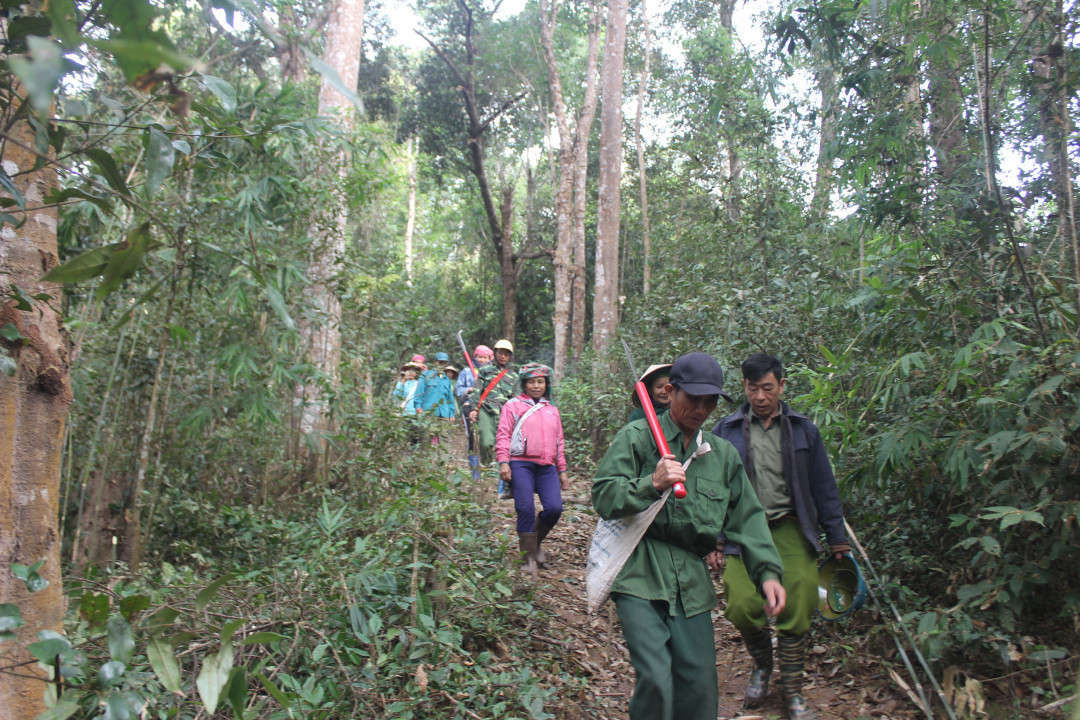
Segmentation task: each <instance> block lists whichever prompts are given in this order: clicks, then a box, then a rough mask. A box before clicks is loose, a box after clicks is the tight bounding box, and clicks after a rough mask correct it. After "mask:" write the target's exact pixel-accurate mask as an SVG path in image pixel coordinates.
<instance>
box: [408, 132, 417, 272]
mask: <svg viewBox="0 0 1080 720" xmlns="http://www.w3.org/2000/svg"><path fill="white" fill-rule="evenodd" d="M418 143H419V140H418V139H416V138H414V139H412V140H409V142H408V145H407V146H408V149H409V150H408V152H409V217H408V219H407V220H406V221H405V284H406V285H409V286H411V285H412V266H413V231H414V230H415V229H416V154H417V152H418V151H419V144H418Z"/></svg>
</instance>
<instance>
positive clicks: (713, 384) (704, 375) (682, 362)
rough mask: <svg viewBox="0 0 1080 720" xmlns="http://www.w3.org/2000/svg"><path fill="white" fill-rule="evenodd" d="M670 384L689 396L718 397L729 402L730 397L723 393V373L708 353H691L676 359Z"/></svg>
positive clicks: (718, 364) (672, 367)
mask: <svg viewBox="0 0 1080 720" xmlns="http://www.w3.org/2000/svg"><path fill="white" fill-rule="evenodd" d="M671 384H672V385H678V386H679V387H680V388H682V389H683V390H684V391H686V392H688V393H690V394H691V395H719V396H720V397H722V398H724V399H725V400H727V401H728V402H731V396H730V395H728V394H727V393H726V392H724V371H723V370H722V369H721V368H720V363H718V362H716V360H714V359H713V357H712V355H709V354H708V353H703V352H692V353H687V354H685V355H681V356H680V357H679V358H678V359H676V360H675V363H674V364H673V365H672V366H671Z"/></svg>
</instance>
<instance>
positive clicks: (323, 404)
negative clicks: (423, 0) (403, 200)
mask: <svg viewBox="0 0 1080 720" xmlns="http://www.w3.org/2000/svg"><path fill="white" fill-rule="evenodd" d="M363 37H364V0H336V2H335V4H334V7H333V10H332V11H331V14H330V20H329V22H328V24H327V32H326V50H325V51H324V53H323V61H324V62H325V63H326V64H327V65H329V66H330V67H332V68H333V69H334V70H335V71H337V74H338V77H340V78H341V82H342V83H343V84H344V86H345V87H347V88H355V87H356V82H357V78H358V76H359V73H360V53H361V49H362V46H363ZM319 114H320V115H329V116H336V117H337V119H338V121H339V122H340V123H341V124H342V126H343V127H344V128H346V129H349V128H351V127H352V122H353V109H352V105H351V103H350V102H349V100H348V98H346V97H345V96H344V95H342V94H341V93H340V92H338V91H337V89H336V88H335V87H334V86H333V84H331V83H330V82H329V81H327V80H326V79H324V80H323V82H322V86H321V88H320V90H319ZM348 160H349V158H348V157H347V155H346V154H345V152H344V151H342V152H341V153H340V154H339V155H338V157H337V168H336V172H337V174H338V176H339V177H341V178H344V177H345V174H346V172H347V168H348ZM342 185H343V184H342ZM334 197H335V201H334V203H333V206H332V207H329V208H324V209H323V213H324V214H323V217H322V218H320V221H319V222H316V223H314V225H315V226H316V227H317V228H319V229H320V230H321V234H320V235H318V236H317V237H316V238H315V241H314V242H313V244H312V248H311V256H310V259H309V265H308V280H309V286H308V291H307V294H308V299H309V302H310V303H311V305H312V309H311V312H310V313H306V314H305V315H307V317H306V319H304V320H302V321H301V323H300V334H301V337H302V338H303V347H305V348H306V351H307V355H308V360H309V361H310V363H311V365H312V367H314V368H315V370H316V375H315V376H314V377H312V378H310V379H309V380H308V381H307V382H305V383H303V384H302V385H301V386H300V387H299V388H298V391H297V394H296V398H295V401H296V403H297V404H298V405H299V406H300V426H299V431H300V434H301V436H303V437H304V438H305V439H306V440H307V442H305V443H302V444H301V446H300V447H301V454H302V455H303V456H304V457H303V475H304V477H305V478H309V479H311V478H315V477H317V476H318V475H319V474H320V471H321V464H322V456H323V453H324V451H325V447H326V443H325V434H326V433H328V432H330V431H331V430H332V427H331V424H332V420H331V408H330V406H329V403H328V401H327V396H328V394H329V393H327V392H326V391H325V390H324V388H325V389H326V390H328V389H331V388H334V387H336V386H337V384H338V381H339V380H340V372H339V369H340V365H341V300H340V298H339V297H338V294H337V291H336V287H335V285H336V281H337V276H338V274H339V273H340V272H341V267H342V266H341V262H342V258H343V256H344V254H345V241H346V236H347V235H346V225H347V223H348V219H349V218H348V210H347V208H346V204H345V198H344V195H343V188H342V186H338V187H337V188H335V193H334ZM317 232H318V231H317ZM313 234H314V233H313Z"/></svg>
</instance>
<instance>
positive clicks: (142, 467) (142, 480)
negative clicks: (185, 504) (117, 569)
mask: <svg viewBox="0 0 1080 720" xmlns="http://www.w3.org/2000/svg"><path fill="white" fill-rule="evenodd" d="M184 247H185V244H184V233H183V231H181V232H180V233H178V242H177V243H176V255H175V260H174V261H173V267H172V279H171V281H170V286H169V299H168V301H167V304H166V305H165V317H164V320H163V321H162V324H161V330H160V331H159V332H160V335H159V336H158V349H157V350H158V356H157V366H156V367H155V368H154V384H153V385H152V386H151V388H150V403H149V407H147V409H146V422H145V423H144V425H143V434H142V440H141V441H140V443H139V459H138V464H137V466H136V470H135V485H134V487H133V488H132V491H131V501H130V502H129V503H128V506H127V509H126V510H125V512H124V548H123V550H124V558H125V559H126V560H127V562H128V565H129V567H131V569H132V570H137V569H138V567H139V565H140V564H141V563H142V555H143V548H142V537H143V531H142V508H143V504H144V503H143V491H144V490H145V488H146V471H147V469H148V468H149V467H150V445H151V443H152V441H153V438H154V432H155V430H156V428H157V405H158V396H159V394H160V392H161V378H162V375H163V374H164V372H165V358H166V357H167V356H168V354H169V339H170V335H171V333H170V331H169V326H170V324H171V323H172V315H173V309H174V308H175V307H176V293H177V286H178V285H179V282H180V273H181V272H182V271H183V265H184ZM102 480H107V478H102Z"/></svg>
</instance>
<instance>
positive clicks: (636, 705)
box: [611, 593, 718, 720]
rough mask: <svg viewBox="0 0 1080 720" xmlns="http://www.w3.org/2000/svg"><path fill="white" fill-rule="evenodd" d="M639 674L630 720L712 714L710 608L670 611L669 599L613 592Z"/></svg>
mask: <svg viewBox="0 0 1080 720" xmlns="http://www.w3.org/2000/svg"><path fill="white" fill-rule="evenodd" d="M611 598H612V599H613V600H614V601H615V609H616V610H617V611H618V613H619V622H620V623H622V628H623V637H624V638H626V646H627V647H628V648H629V649H630V662H631V664H633V666H634V671H635V673H636V675H637V678H636V681H635V683H634V694H633V696H632V697H631V698H630V720H716V711H717V700H718V692H717V687H716V647H715V646H714V645H713V624H712V614H711V613H708V612H703V613H698V614H697V615H695V616H694V617H691V618H688V617H683V616H682V613H681V610H682V608H681V607H680V608H678V611H679V614H677V615H671V614H670V612H669V611H668V603H666V602H664V601H662V600H643V599H642V598H639V597H634V596H633V595H624V594H622V593H612V594H611Z"/></svg>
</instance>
